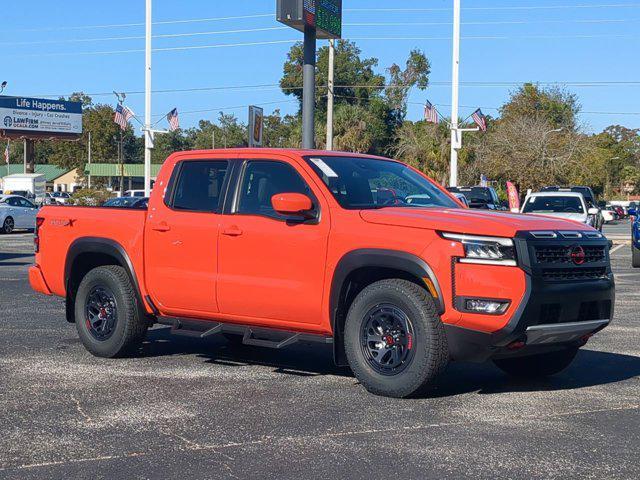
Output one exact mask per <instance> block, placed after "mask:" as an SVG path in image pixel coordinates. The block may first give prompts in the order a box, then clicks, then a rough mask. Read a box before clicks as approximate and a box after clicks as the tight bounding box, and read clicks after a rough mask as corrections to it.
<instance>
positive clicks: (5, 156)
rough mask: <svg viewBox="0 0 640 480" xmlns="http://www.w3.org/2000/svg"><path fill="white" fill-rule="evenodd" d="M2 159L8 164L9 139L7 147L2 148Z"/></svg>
mask: <svg viewBox="0 0 640 480" xmlns="http://www.w3.org/2000/svg"><path fill="white" fill-rule="evenodd" d="M4 161H5V162H6V163H7V165H9V141H7V147H6V148H5V149H4Z"/></svg>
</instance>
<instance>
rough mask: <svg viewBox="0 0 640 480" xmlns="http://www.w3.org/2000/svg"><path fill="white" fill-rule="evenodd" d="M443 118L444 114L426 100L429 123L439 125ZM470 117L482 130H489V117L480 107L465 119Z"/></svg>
mask: <svg viewBox="0 0 640 480" xmlns="http://www.w3.org/2000/svg"><path fill="white" fill-rule="evenodd" d="M443 118H444V115H442V114H441V113H440V112H439V111H438V109H437V108H436V107H435V106H434V105H433V104H432V103H431V102H430V101H429V100H426V101H425V104H424V120H425V121H426V122H427V123H433V124H435V125H438V124H439V123H440V121H441V120H442V119H443ZM469 118H472V119H473V121H474V122H475V124H476V125H477V126H478V128H480V130H481V131H482V132H486V131H487V117H486V116H485V115H484V114H483V113H482V110H481V109H479V108H478V109H477V110H476V111H475V112H473V113H472V114H471V115H470V116H469V117H467V118H466V119H465V121H466V120H467V119H469Z"/></svg>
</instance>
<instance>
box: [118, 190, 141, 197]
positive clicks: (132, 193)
mask: <svg viewBox="0 0 640 480" xmlns="http://www.w3.org/2000/svg"><path fill="white" fill-rule="evenodd" d="M123 197H144V190H127V191H126V192H124V195H123Z"/></svg>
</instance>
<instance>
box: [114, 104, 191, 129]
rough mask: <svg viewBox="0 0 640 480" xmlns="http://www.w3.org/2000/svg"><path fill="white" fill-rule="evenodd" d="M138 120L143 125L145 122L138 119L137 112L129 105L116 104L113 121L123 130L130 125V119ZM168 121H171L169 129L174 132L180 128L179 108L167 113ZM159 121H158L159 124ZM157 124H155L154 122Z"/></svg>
mask: <svg viewBox="0 0 640 480" xmlns="http://www.w3.org/2000/svg"><path fill="white" fill-rule="evenodd" d="M132 118H133V119H135V120H137V121H138V122H139V123H140V124H141V125H143V123H142V122H141V121H140V120H139V119H138V117H137V116H136V114H135V113H134V112H133V110H131V109H130V108H129V107H126V106H124V105H122V104H121V103H119V104H118V105H116V110H115V113H114V115H113V121H114V123H116V124H117V125H118V126H119V127H120V129H121V130H123V131H124V130H126V129H127V126H128V125H129V120H131V119H132ZM165 118H166V119H167V122H169V131H170V132H174V131H176V130H178V129H179V128H180V120H179V117H178V109H177V108H174V109H173V110H171V111H170V112H169V113H167V115H166V117H165ZM161 120H162V119H161ZM157 123H158V122H156V124H157ZM154 125H155V124H154Z"/></svg>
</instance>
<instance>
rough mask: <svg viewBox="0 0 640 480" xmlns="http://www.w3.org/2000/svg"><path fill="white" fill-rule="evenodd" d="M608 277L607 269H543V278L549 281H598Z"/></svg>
mask: <svg viewBox="0 0 640 480" xmlns="http://www.w3.org/2000/svg"><path fill="white" fill-rule="evenodd" d="M606 276H607V268H606V267H595V268H593V267H592V268H588V267H575V268H543V269H542V278H544V279H545V280H549V281H570V280H597V279H600V278H605V277H606Z"/></svg>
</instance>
